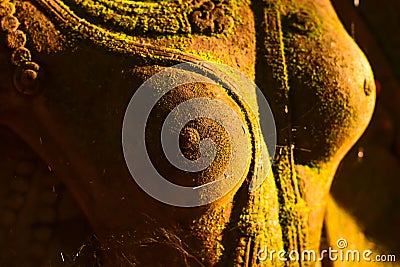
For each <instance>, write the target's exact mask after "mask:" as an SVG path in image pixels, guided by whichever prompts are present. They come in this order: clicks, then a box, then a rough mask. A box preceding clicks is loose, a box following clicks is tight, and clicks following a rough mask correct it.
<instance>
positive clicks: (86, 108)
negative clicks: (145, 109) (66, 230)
mask: <svg viewBox="0 0 400 267" xmlns="http://www.w3.org/2000/svg"><path fill="white" fill-rule="evenodd" d="M0 16H1V19H2V28H3V31H4V32H3V33H1V34H0V38H1V40H3V42H2V48H1V53H0V57H1V61H2V62H4V63H3V64H2V65H1V67H0V75H1V76H0V77H1V80H0V89H1V90H0V101H1V109H0V122H1V123H2V124H3V125H5V126H6V127H8V128H10V129H11V130H12V131H13V132H14V133H15V134H16V135H18V136H19V137H20V138H22V139H23V140H24V141H25V142H26V143H27V144H28V145H29V146H30V147H31V148H32V149H33V150H34V151H35V152H36V153H37V154H38V155H39V156H40V157H41V159H42V160H43V161H44V162H46V164H47V165H49V167H50V168H51V170H52V171H53V172H54V173H55V175H56V176H57V177H58V178H59V179H61V181H62V182H63V183H64V184H65V185H66V187H67V188H68V190H69V191H70V192H71V193H72V194H73V196H74V198H75V199H76V201H77V202H78V204H79V206H80V207H81V209H82V210H83V211H84V213H85V215H86V217H87V218H88V220H89V222H90V223H91V225H92V227H93V229H94V232H95V233H96V236H97V238H98V240H99V244H100V245H99V250H100V251H102V253H103V257H104V261H105V264H106V265H109V266H131V265H132V266H308V265H310V266H311V265H313V264H315V262H307V261H305V262H301V261H286V262H284V261H280V260H279V259H277V258H276V256H275V257H272V258H269V257H267V258H266V259H262V260H261V259H260V257H258V254H259V252H260V250H263V249H265V248H268V250H270V251H272V250H275V251H279V250H286V251H290V250H296V251H299V252H301V251H303V250H307V249H314V250H316V251H318V245H319V237H320V233H321V227H322V220H323V212H324V204H325V200H326V197H327V194H328V191H329V186H330V183H331V180H332V178H333V175H334V172H335V170H336V168H337V166H338V164H339V162H340V160H341V159H342V157H343V156H344V154H345V153H346V152H347V150H348V149H349V148H350V147H351V146H352V145H353V144H354V142H355V141H356V140H357V139H358V137H359V136H360V135H361V134H362V132H363V131H364V129H365V127H366V125H367V124H368V121H369V119H370V117H371V113H372V110H373V106H374V100H375V93H374V87H373V77H372V74H371V70H370V68H369V65H368V63H367V61H366V59H365V57H364V56H363V54H362V53H361V51H360V50H359V49H358V48H357V46H356V45H355V43H354V42H353V40H352V39H351V38H350V37H349V36H348V35H347V34H346V32H345V30H344V29H343V28H342V26H341V25H340V22H339V21H338V19H337V17H336V15H335V12H334V10H333V9H332V7H331V5H330V3H329V2H328V1H325V0H321V1H306V0H304V1H269V0H264V1H261V0H260V1H230V0H226V1H161V2H157V3H153V2H149V1H146V2H144V1H143V2H139V1H126V2H125V1H115V2H114V1H108V0H104V1H77V0H76V1H55V0H48V1H45V0H35V1H15V2H12V3H11V1H4V0H3V1H2V2H1V8H0ZM199 60H207V61H218V62H220V63H223V64H226V65H228V66H231V67H233V68H236V69H238V70H240V71H241V72H242V73H244V74H246V75H247V76H248V77H250V78H251V79H253V80H254V81H255V83H256V84H257V85H258V86H259V87H260V88H261V90H262V91H263V93H264V95H265V96H266V98H267V99H268V101H269V103H270V106H271V109H272V112H273V114H274V117H275V123H276V130H277V149H276V155H275V160H274V164H273V166H272V170H271V173H272V174H271V173H269V172H261V173H259V172H257V169H256V167H257V166H259V165H260V164H263V163H262V161H260V160H259V159H258V157H259V156H260V151H259V150H260V149H261V148H259V147H258V146H257V145H255V144H259V146H264V139H263V138H262V135H261V134H260V133H261V131H260V130H259V129H256V128H257V127H258V123H257V120H258V119H256V117H251V115H248V114H250V113H252V114H253V115H257V111H254V110H253V111H249V110H247V109H254V107H255V106H256V101H255V98H256V92H255V91H249V92H244V93H243V95H241V96H239V98H240V99H239V100H238V98H235V97H232V94H229V93H227V92H226V91H225V90H223V89H222V88H221V87H218V86H213V85H204V84H203V85H202V86H200V87H196V85H190V84H188V85H185V86H181V87H178V88H176V89H174V90H172V91H171V92H170V94H169V95H168V96H167V97H165V98H164V99H163V101H164V102H161V103H162V104H160V105H159V106H157V108H155V109H154V110H153V113H152V115H151V116H150V122H149V123H148V125H147V132H146V141H147V144H148V151H149V156H150V158H152V160H153V162H155V165H156V167H158V168H159V169H160V171H161V172H163V173H165V175H166V176H167V177H166V178H167V179H168V180H169V181H171V182H173V183H177V184H185V185H187V186H199V185H201V184H203V183H204V182H213V181H214V180H213V179H215V177H217V176H218V175H216V174H217V173H218V174H219V173H220V172H221V171H222V172H223V170H222V169H223V168H224V166H225V165H224V164H225V163H224V161H223V160H224V159H223V158H224V157H223V156H221V157H220V158H219V159H220V162H217V163H216V164H215V165H213V166H214V167H213V168H212V169H209V170H208V172H207V170H205V171H202V172H199V173H197V174H195V175H194V176H189V175H188V174H187V173H184V172H180V171H177V170H175V169H174V168H173V167H170V166H167V162H166V161H165V160H164V158H163V152H162V150H161V147H160V145H159V141H157V134H158V133H159V132H160V127H161V125H160V124H162V121H160V118H161V119H162V118H164V117H165V116H167V115H168V113H170V112H171V111H172V109H174V107H176V106H177V105H178V104H179V103H180V102H184V101H186V100H188V99H191V98H195V97H210V98H215V99H218V100H220V101H222V102H224V103H226V104H227V105H229V106H231V107H232V109H234V111H235V112H236V113H237V114H241V115H240V116H241V118H242V120H243V121H246V122H248V123H247V124H246V127H247V129H245V132H246V133H247V138H248V142H249V144H251V146H252V150H251V159H250V160H249V162H247V163H246V164H247V165H246V166H247V173H246V175H244V176H243V177H240V181H241V184H240V186H237V187H235V189H234V190H231V191H230V192H229V193H228V194H227V195H225V196H223V197H222V198H220V199H219V200H217V201H215V202H213V203H211V204H208V205H204V206H200V207H192V208H183V207H174V206H171V205H166V204H164V203H162V202H159V201H157V200H155V199H153V198H152V197H151V196H149V195H147V194H146V193H145V192H143V190H141V188H140V187H139V186H138V185H137V184H136V183H135V182H134V181H133V180H132V179H131V174H130V173H129V171H128V169H127V167H126V163H125V160H124V157H123V151H122V146H121V131H122V122H123V118H124V113H125V109H126V107H127V105H128V103H129V100H130V99H131V97H132V95H133V94H134V93H135V91H136V90H137V88H138V87H139V86H140V85H141V84H142V83H143V82H144V81H146V80H147V79H148V78H150V77H151V76H152V75H153V74H155V73H157V72H158V71H160V70H162V69H164V68H166V67H170V66H173V65H175V64H178V63H182V62H196V61H199ZM242 102H246V103H247V104H246V105H241V103H242ZM206 108H207V107H206ZM216 112H217V111H216ZM261 116H262V114H261ZM252 121H253V122H252ZM207 127H208V128H211V129H212V131H211V130H206V131H211V132H214V133H215V138H214V137H213V136H212V134H211V138H212V139H214V141H215V142H216V144H217V146H218V145H221V144H222V142H223V141H222V139H218V138H217V136H219V135H222V134H223V133H221V132H220V130H221V129H218V127H217V126H216V125H214V124H213V123H212V122H209V121H207V120H200V119H199V120H197V121H196V120H195V121H194V122H192V125H191V129H195V131H198V132H199V133H200V135H199V137H200V138H204V137H203V136H201V135H202V134H201V132H202V130H201V129H203V128H207ZM213 127H216V128H215V129H214V128H213ZM190 131H191V130H190ZM190 131H189V132H190ZM182 135H183V136H182ZM181 138H183V140H185V138H187V139H188V140H189V141H187V144H186V147H189V148H190V149H191V146H193V147H194V148H196V147H197V146H198V144H197V143H196V142H193V139H190V138H191V136H189V137H187V136H185V135H184V134H181ZM190 149H189V150H190ZM229 149H230V147H229V146H228V147H225V148H223V149H221V150H220V153H221V155H225V154H229V153H230V151H229ZM192 150H193V149H192ZM192 150H191V151H192ZM189 154H190V153H189ZM188 157H189V158H190V155H189V156H188ZM158 158H161V159H158ZM217 160H218V159H217ZM157 165H158V166H157ZM257 175H264V176H265V177H263V178H262V179H265V181H264V182H263V184H262V185H261V186H260V187H259V188H258V189H257V190H255V191H254V192H251V193H249V190H248V187H249V186H250V180H251V179H252V178H254V177H253V176H257ZM256 178H257V177H256ZM188 180H189V181H188Z"/></svg>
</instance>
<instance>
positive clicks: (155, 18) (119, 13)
mask: <svg viewBox="0 0 400 267" xmlns="http://www.w3.org/2000/svg"><path fill="white" fill-rule="evenodd" d="M64 2H65V6H67V7H68V9H70V10H71V11H73V12H74V13H75V14H76V15H78V16H79V17H81V18H82V19H85V20H87V21H88V22H92V23H93V20H94V19H95V20H96V23H95V24H97V25H98V24H101V25H102V26H103V27H105V28H107V29H112V30H115V31H118V32H123V33H126V34H129V35H133V36H140V35H145V34H158V35H159V34H177V33H183V34H189V33H197V34H208V35H209V34H214V33H216V34H218V33H224V32H227V30H228V29H229V28H230V27H231V26H232V24H233V19H232V14H231V13H232V12H228V11H229V10H231V9H232V8H233V7H232V4H231V3H230V1H218V0H214V1H204V0H201V1H199V0H194V1H160V2H158V3H149V2H144V1H143V2H130V3H125V4H123V5H122V4H118V3H115V2H114V1H109V0H104V1H94V0H88V1H81V0H72V1H64ZM60 4H61V5H63V4H62V3H60Z"/></svg>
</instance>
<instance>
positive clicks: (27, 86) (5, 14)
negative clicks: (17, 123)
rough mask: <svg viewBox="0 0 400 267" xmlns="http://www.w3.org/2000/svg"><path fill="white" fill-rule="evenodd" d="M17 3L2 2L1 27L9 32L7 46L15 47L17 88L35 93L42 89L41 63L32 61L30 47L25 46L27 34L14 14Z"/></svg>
mask: <svg viewBox="0 0 400 267" xmlns="http://www.w3.org/2000/svg"><path fill="white" fill-rule="evenodd" d="M14 14H15V5H14V4H13V3H11V2H9V1H3V2H2V3H0V20H1V29H2V30H3V31H5V32H7V36H6V38H7V46H8V47H9V48H10V49H13V53H12V55H11V63H12V64H13V65H15V66H16V67H17V68H16V70H15V73H14V79H13V82H14V86H15V89H16V90H17V91H18V92H20V93H22V94H25V95H35V94H37V93H38V92H39V91H40V83H39V80H38V77H39V69H40V67H39V65H38V64H36V63H34V62H32V61H31V60H32V56H31V52H30V51H29V49H27V48H25V47H24V46H25V44H26V35H25V33H24V32H23V31H21V30H18V27H19V25H20V22H19V21H18V18H17V17H15V16H14Z"/></svg>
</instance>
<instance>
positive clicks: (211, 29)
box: [191, 0, 233, 34]
mask: <svg viewBox="0 0 400 267" xmlns="http://www.w3.org/2000/svg"><path fill="white" fill-rule="evenodd" d="M194 2H195V3H199V2H200V1H198V0H197V1H196V0H195V1H194ZM226 5H227V3H226V2H225V1H202V4H201V5H200V7H198V8H196V9H195V11H194V12H193V13H192V14H191V24H192V31H194V32H199V33H203V34H212V33H217V34H218V33H224V32H227V31H228V30H229V29H230V28H231V27H232V25H233V19H232V17H231V16H230V15H229V14H227V12H226V11H225V10H224V6H226Z"/></svg>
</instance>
